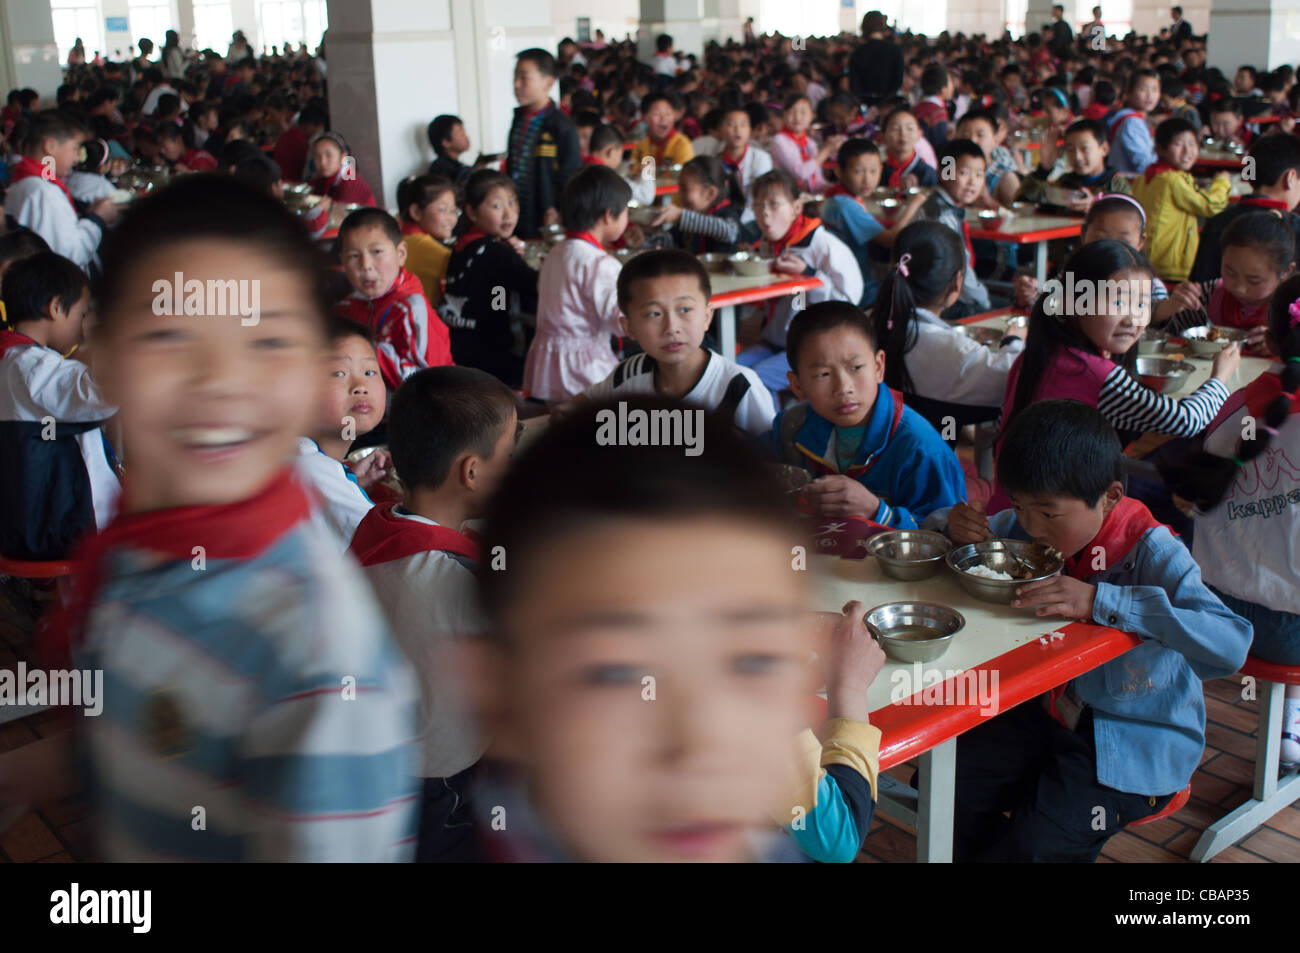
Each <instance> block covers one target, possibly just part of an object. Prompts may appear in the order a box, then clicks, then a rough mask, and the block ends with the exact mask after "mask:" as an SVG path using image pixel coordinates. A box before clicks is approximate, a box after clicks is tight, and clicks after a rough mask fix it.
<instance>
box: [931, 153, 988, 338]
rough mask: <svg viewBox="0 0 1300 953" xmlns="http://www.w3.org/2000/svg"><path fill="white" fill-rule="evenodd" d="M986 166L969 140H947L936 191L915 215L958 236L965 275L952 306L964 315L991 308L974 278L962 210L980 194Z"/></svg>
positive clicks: (973, 261) (968, 239)
mask: <svg viewBox="0 0 1300 953" xmlns="http://www.w3.org/2000/svg"><path fill="white" fill-rule="evenodd" d="M987 164H988V160H987V159H985V157H984V150H983V149H981V148H980V147H979V146H978V145H976V144H975V143H974V142H971V140H969V139H952V140H950V141H949V142H948V143H947V144H946V145H945V146H944V147H943V149H942V150H941V151H940V152H939V169H940V175H939V187H938V188H937V189H935V190H934V192H933V193H932V194H931V195H930V197H929V198H928V199H926V201H925V204H924V205H922V206H921V211H920V212H919V213H918V214H917V217H918V218H920V219H925V220H929V221H936V222H942V223H943V224H944V225H946V226H948V227H949V228H951V229H952V230H953V231H954V232H956V233H957V234H958V235H960V236H961V238H962V241H963V242H964V243H965V245H966V275H965V278H964V280H963V281H962V288H961V297H960V298H958V299H957V304H956V305H954V306H953V307H954V308H959V309H961V310H962V311H963V312H964V313H965V314H977V313H979V312H981V311H988V310H989V308H990V307H991V304H990V299H989V292H988V289H987V288H985V287H984V283H983V282H981V281H980V279H979V276H978V275H976V274H975V252H974V249H973V248H972V247H971V239H970V223H969V222H967V221H966V210H967V209H968V208H971V207H972V206H974V205H975V204H976V203H978V202H979V199H980V196H981V195H983V194H984V188H985V186H984V170H985V168H986V166H987ZM949 316H953V312H951V311H950V313H949Z"/></svg>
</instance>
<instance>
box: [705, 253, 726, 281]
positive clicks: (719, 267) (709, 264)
mask: <svg viewBox="0 0 1300 953" xmlns="http://www.w3.org/2000/svg"><path fill="white" fill-rule="evenodd" d="M700 264H701V265H703V266H704V270H705V271H707V272H708V273H709V274H711V275H725V274H726V273H727V271H728V269H729V268H730V267H731V254H730V253H729V252H725V251H711V252H705V253H704V254H703V255H701V256H700Z"/></svg>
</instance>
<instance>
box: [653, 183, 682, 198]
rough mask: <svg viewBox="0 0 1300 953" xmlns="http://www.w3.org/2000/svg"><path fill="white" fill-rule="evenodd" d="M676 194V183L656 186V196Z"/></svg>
mask: <svg viewBox="0 0 1300 953" xmlns="http://www.w3.org/2000/svg"><path fill="white" fill-rule="evenodd" d="M676 194H677V186H676V185H675V184H674V185H656V186H655V196H656V197H657V196H660V195H676Z"/></svg>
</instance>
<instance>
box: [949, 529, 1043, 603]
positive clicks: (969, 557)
mask: <svg viewBox="0 0 1300 953" xmlns="http://www.w3.org/2000/svg"><path fill="white" fill-rule="evenodd" d="M1012 553H1014V554H1015V555H1016V556H1019V557H1020V558H1021V559H1023V560H1024V561H1025V562H1026V563H1028V564H1029V566H1030V567H1031V569H1032V575H1029V576H1026V577H1025V578H1023V579H985V578H984V577H982V576H973V575H971V573H970V569H971V568H972V567H974V566H986V567H988V568H989V569H992V570H994V571H995V572H1006V573H1012V574H1013V575H1014V574H1015V573H1023V572H1025V569H1024V567H1022V566H1021V565H1020V564H1019V563H1018V562H1016V560H1015V559H1013V558H1012V556H1011V554H1012ZM945 561H946V562H947V563H948V567H949V568H950V569H952V571H953V572H955V573H956V574H957V581H958V582H959V583H961V587H962V588H963V589H965V590H966V591H967V592H969V593H970V594H971V595H972V596H974V597H975V598H977V599H983V600H984V601H986V602H1001V603H1003V604H1009V603H1010V602H1011V600H1012V599H1013V598H1014V597H1015V593H1016V589H1018V588H1019V587H1021V586H1023V585H1025V584H1026V583H1030V582H1039V581H1040V580H1043V579H1047V578H1049V577H1051V576H1054V575H1056V574H1057V573H1058V572H1060V571H1061V567H1062V566H1064V565H1065V561H1064V560H1063V559H1062V558H1061V554H1060V553H1058V552H1056V551H1055V550H1051V549H1048V548H1047V547H1046V546H1043V545H1041V544H1040V543H1029V542H1024V541H1022V540H1018V539H986V540H984V541H983V542H979V543H967V544H966V545H964V546H954V547H953V548H952V549H950V550H948V556H947V558H946V560H945Z"/></svg>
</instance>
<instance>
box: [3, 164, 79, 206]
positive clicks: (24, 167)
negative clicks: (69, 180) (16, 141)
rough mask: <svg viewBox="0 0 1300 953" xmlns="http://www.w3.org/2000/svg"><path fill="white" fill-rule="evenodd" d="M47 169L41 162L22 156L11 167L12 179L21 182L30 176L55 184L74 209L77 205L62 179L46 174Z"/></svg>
mask: <svg viewBox="0 0 1300 953" xmlns="http://www.w3.org/2000/svg"><path fill="white" fill-rule="evenodd" d="M47 171H48V166H45V165H42V164H41V163H39V162H37V161H36V160H35V159H31V158H28V157H27V156H23V157H22V158H21V159H19V160H18V164H17V165H15V166H14V168H13V179H12V181H13V182H15V183H17V182H21V181H22V180H23V179H27V178H32V177H35V178H38V179H44V180H45V181H46V182H50V183H52V184H53V185H57V186H58V187H59V189H60V190H61V191H62V192H63V194H64V195H66V196H67V197H68V204H69V205H71V206H72V208H73V209H74V210H75V209H76V207H77V203H76V202H75V201H74V200H73V198H72V193H71V192H69V191H68V187H67V186H66V185H64V184H63V180H62V179H60V178H58V177H57V176H54V175H49V174H47Z"/></svg>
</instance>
